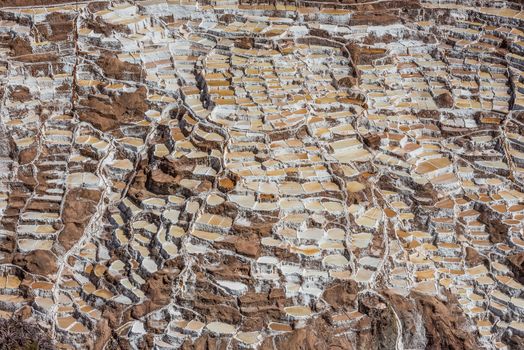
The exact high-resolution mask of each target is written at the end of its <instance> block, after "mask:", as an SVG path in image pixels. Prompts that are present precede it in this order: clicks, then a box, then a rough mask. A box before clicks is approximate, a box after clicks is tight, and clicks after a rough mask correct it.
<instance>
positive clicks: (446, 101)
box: [435, 92, 454, 108]
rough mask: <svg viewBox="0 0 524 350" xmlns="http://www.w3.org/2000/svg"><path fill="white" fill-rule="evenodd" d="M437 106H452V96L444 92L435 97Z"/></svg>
mask: <svg viewBox="0 0 524 350" xmlns="http://www.w3.org/2000/svg"><path fill="white" fill-rule="evenodd" d="M435 103H436V104H437V107H438V108H453V104H454V102H453V97H451V95H450V94H449V93H448V92H444V93H442V94H440V95H438V96H437V97H436V98H435Z"/></svg>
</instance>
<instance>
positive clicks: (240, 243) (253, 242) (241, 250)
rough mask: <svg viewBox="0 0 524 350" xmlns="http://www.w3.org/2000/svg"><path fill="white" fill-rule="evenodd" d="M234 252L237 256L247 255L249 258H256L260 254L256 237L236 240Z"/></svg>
mask: <svg viewBox="0 0 524 350" xmlns="http://www.w3.org/2000/svg"><path fill="white" fill-rule="evenodd" d="M235 251H236V252H237V253H238V254H243V255H247V256H249V257H253V258H255V257H257V256H258V254H259V253H260V241H259V240H258V238H257V237H252V239H249V240H248V239H238V240H237V241H236V242H235Z"/></svg>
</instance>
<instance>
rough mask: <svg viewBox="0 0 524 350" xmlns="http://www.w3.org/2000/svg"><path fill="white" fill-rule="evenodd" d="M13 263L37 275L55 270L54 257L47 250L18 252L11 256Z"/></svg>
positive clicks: (45, 274) (49, 273)
mask: <svg viewBox="0 0 524 350" xmlns="http://www.w3.org/2000/svg"><path fill="white" fill-rule="evenodd" d="M13 264H14V265H18V266H20V267H21V268H23V269H25V270H27V271H29V272H31V273H34V274H38V275H44V276H47V275H51V274H54V273H55V272H56V271H57V266H56V257H55V255H54V254H53V253H51V252H50V251H47V250H34V251H32V252H29V253H26V254H23V253H18V254H16V255H15V256H14V257H13Z"/></svg>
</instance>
